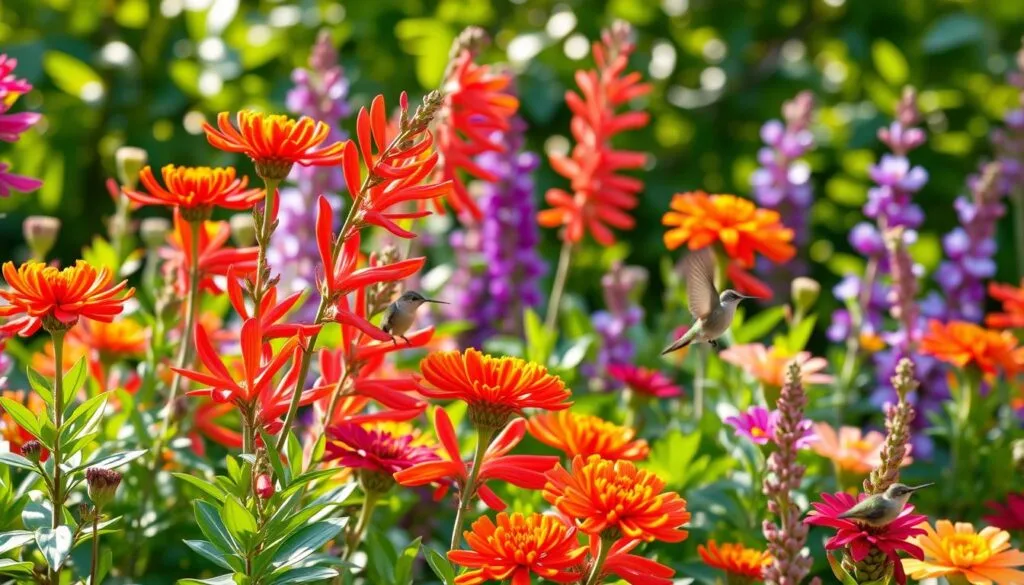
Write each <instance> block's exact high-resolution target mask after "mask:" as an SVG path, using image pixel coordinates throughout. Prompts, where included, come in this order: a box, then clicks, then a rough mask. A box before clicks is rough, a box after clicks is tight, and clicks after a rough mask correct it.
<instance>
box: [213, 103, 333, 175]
mask: <svg viewBox="0 0 1024 585" xmlns="http://www.w3.org/2000/svg"><path fill="white" fill-rule="evenodd" d="M235 121H236V123H237V124H238V128H237V129H236V128H235V126H234V125H232V124H231V118H230V116H229V114H228V112H221V113H220V114H218V115H217V128H214V127H213V126H211V125H210V124H207V123H204V124H203V131H204V132H206V139H207V140H208V141H209V142H210V144H211V145H212V146H213V147H214V148H219V149H220V150H224V151H227V152H240V153H242V154H245V155H246V156H248V157H249V158H251V159H252V160H253V162H255V163H256V164H257V165H281V166H282V167H291V165H293V164H295V163H298V164H300V165H302V166H306V167H308V166H330V165H337V164H340V163H341V157H342V154H343V153H344V151H345V144H343V143H341V142H335V143H333V144H329V145H324V144H323V143H324V141H325V140H327V137H328V135H329V134H330V131H331V129H330V127H329V126H328V125H327V124H325V123H323V122H320V121H316V120H313V119H312V118H307V117H306V116H303V117H301V118H299V119H298V120H293V119H291V118H289V117H288V116H282V115H267V114H263V113H260V112H253V111H251V110H242V111H240V112H238V114H237V115H236V117H235ZM284 174H285V175H287V174H288V173H287V169H285V172H284ZM282 178H283V177H282Z"/></svg>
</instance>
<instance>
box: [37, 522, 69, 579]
mask: <svg viewBox="0 0 1024 585" xmlns="http://www.w3.org/2000/svg"><path fill="white" fill-rule="evenodd" d="M35 533H36V535H35V536H36V546H38V547H39V551H40V552H42V553H43V558H44V559H46V564H47V565H49V566H50V568H51V569H53V570H55V571H56V570H57V569H59V568H61V567H62V566H63V565H64V561H65V560H67V558H68V555H69V554H70V553H71V544H72V536H71V528H69V527H67V526H58V527H57V528H50V527H43V528H37V529H36V531H35Z"/></svg>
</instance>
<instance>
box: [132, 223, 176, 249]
mask: <svg viewBox="0 0 1024 585" xmlns="http://www.w3.org/2000/svg"><path fill="white" fill-rule="evenodd" d="M169 233H171V222H169V221H167V220H166V219H165V218H162V217H147V218H146V219H144V220H142V223H141V224H140V225H139V237H140V238H142V243H143V244H145V245H146V249H148V250H155V249H157V248H159V247H160V246H162V245H164V243H165V242H167V234H169Z"/></svg>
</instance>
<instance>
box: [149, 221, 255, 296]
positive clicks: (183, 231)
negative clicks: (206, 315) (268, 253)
mask: <svg viewBox="0 0 1024 585" xmlns="http://www.w3.org/2000/svg"><path fill="white" fill-rule="evenodd" d="M230 238H231V227H230V226H229V225H228V222H226V221H204V222H203V223H202V227H201V229H200V231H199V246H198V248H197V249H196V250H193V249H192V224H191V223H190V222H188V221H186V220H185V219H184V218H183V217H182V215H181V213H180V212H179V211H177V210H176V211H175V212H174V231H173V232H171V234H170V236H168V238H167V242H168V244H170V245H169V246H167V247H165V248H162V249H161V250H160V256H161V257H162V258H163V259H164V260H165V262H164V264H163V272H164V278H165V279H166V280H167V282H171V283H173V285H174V290H175V292H177V293H178V294H179V295H181V296H182V298H184V296H185V294H187V293H188V287H189V283H188V281H189V267H190V266H191V265H192V255H193V254H199V286H200V287H201V288H202V289H203V290H206V291H209V292H212V293H216V294H219V293H221V292H223V291H222V290H221V289H220V287H219V286H217V283H216V281H215V280H214V278H213V277H214V276H227V274H228V270H229V269H233V270H234V272H236V273H237V274H238V275H239V276H242V275H245V274H250V273H252V272H255V270H256V257H257V255H258V254H259V250H258V249H257V248H255V247H251V248H232V247H229V246H226V245H225V244H227V243H228V240H229V239H230Z"/></svg>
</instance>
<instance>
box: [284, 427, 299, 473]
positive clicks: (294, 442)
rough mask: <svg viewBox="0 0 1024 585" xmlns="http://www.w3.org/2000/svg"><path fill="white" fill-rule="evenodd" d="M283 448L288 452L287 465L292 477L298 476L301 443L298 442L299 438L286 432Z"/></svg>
mask: <svg viewBox="0 0 1024 585" xmlns="http://www.w3.org/2000/svg"><path fill="white" fill-rule="evenodd" d="M285 449H286V450H287V452H288V466H289V467H290V468H291V472H292V477H298V476H299V475H301V474H302V443H299V438H298V437H296V436H295V434H294V433H288V440H287V441H285Z"/></svg>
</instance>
